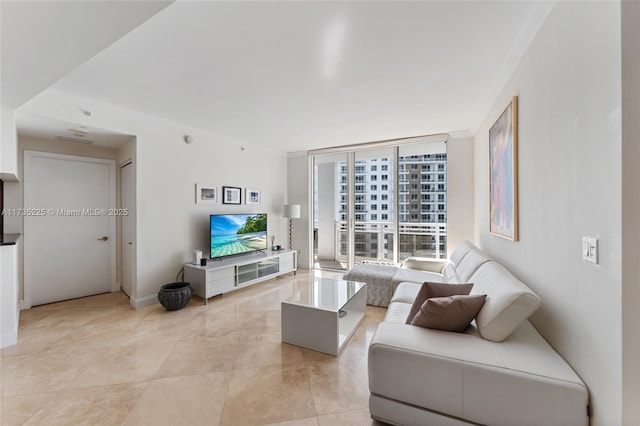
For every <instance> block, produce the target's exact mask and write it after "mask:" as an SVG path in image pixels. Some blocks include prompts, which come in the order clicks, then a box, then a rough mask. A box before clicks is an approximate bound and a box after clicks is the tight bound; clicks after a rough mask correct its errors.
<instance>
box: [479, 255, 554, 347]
mask: <svg viewBox="0 0 640 426" xmlns="http://www.w3.org/2000/svg"><path fill="white" fill-rule="evenodd" d="M470 281H472V282H473V283H474V286H473V289H472V290H471V294H486V295H487V298H486V300H485V303H484V305H483V306H482V309H480V312H478V315H476V325H477V327H478V332H479V333H480V336H482V337H483V338H485V339H487V340H491V341H493V342H501V341H503V340H504V339H506V338H507V337H509V335H510V334H511V332H512V331H513V330H515V329H516V328H517V327H518V326H519V325H520V324H521V323H522V322H523V321H525V320H526V319H527V318H529V316H530V315H531V314H532V313H534V312H535V311H536V310H537V309H538V308H539V307H540V305H541V304H542V302H541V300H540V298H539V297H538V296H537V295H536V294H535V293H534V292H533V291H531V289H529V287H527V286H526V285H524V284H523V283H522V282H521V281H520V280H518V279H517V278H516V277H514V276H513V275H512V274H511V272H509V271H508V270H507V269H506V268H505V267H504V266H502V265H500V264H499V263H497V262H494V261H489V262H485V263H484V264H482V265H481V266H480V268H478V270H477V271H476V272H475V273H474V274H473V275H472V276H471V278H470Z"/></svg>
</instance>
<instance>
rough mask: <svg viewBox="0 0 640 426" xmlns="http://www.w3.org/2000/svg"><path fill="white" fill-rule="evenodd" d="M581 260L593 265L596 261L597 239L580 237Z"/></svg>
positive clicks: (597, 260)
mask: <svg viewBox="0 0 640 426" xmlns="http://www.w3.org/2000/svg"><path fill="white" fill-rule="evenodd" d="M582 260H584V261H585V262H591V263H595V264H596V265H597V264H598V262H599V259H598V239H597V238H595V237H582Z"/></svg>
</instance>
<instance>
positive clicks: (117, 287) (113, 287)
mask: <svg viewBox="0 0 640 426" xmlns="http://www.w3.org/2000/svg"><path fill="white" fill-rule="evenodd" d="M121 288H122V286H121V285H120V283H115V284H111V293H117V292H118V291H120V289H121Z"/></svg>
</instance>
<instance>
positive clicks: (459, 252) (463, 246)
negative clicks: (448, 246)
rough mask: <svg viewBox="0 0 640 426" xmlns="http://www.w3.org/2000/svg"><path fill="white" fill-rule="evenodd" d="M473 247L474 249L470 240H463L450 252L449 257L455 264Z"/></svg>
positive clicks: (474, 247)
mask: <svg viewBox="0 0 640 426" xmlns="http://www.w3.org/2000/svg"><path fill="white" fill-rule="evenodd" d="M473 249H476V246H475V245H473V243H472V242H471V241H467V240H464V241H462V242H461V243H460V244H458V245H457V246H456V248H455V249H454V250H453V251H452V252H451V256H450V257H449V259H450V260H451V261H452V262H453V263H454V265H457V264H458V263H460V261H461V260H462V258H463V257H465V256H466V255H467V253H469V251H471V250H473Z"/></svg>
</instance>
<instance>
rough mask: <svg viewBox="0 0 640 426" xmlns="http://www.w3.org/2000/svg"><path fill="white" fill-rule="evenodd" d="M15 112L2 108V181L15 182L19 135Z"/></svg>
mask: <svg viewBox="0 0 640 426" xmlns="http://www.w3.org/2000/svg"><path fill="white" fill-rule="evenodd" d="M14 112H15V111H14V110H13V109H11V108H8V107H6V106H4V105H2V106H0V179H2V180H4V181H15V180H17V179H18V170H17V165H18V163H17V152H18V148H17V146H18V145H17V144H18V142H17V135H16V120H15V115H14Z"/></svg>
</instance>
